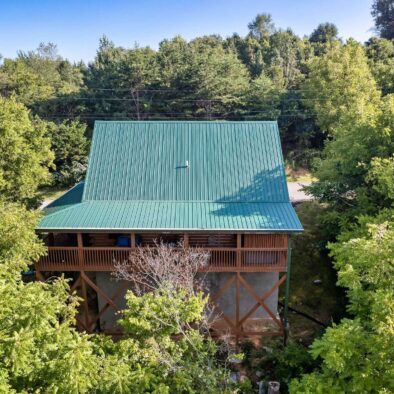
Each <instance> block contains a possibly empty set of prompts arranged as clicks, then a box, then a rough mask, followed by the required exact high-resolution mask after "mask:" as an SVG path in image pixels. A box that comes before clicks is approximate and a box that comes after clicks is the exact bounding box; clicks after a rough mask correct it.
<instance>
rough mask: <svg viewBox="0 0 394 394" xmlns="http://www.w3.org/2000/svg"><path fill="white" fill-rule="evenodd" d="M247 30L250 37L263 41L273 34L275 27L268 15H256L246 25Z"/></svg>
mask: <svg viewBox="0 0 394 394" xmlns="http://www.w3.org/2000/svg"><path fill="white" fill-rule="evenodd" d="M248 29H249V32H250V35H251V36H252V37H255V38H256V39H257V40H263V39H266V38H268V37H269V36H270V35H271V34H273V33H274V31H275V25H274V23H273V22H272V17H271V15H270V14H258V15H257V16H256V18H254V19H253V21H252V22H250V23H249V24H248Z"/></svg>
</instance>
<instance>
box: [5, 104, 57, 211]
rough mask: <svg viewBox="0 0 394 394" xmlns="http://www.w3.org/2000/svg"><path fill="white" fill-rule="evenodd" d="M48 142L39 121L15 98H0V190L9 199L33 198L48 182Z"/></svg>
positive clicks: (49, 163) (49, 161)
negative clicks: (32, 117)
mask: <svg viewBox="0 0 394 394" xmlns="http://www.w3.org/2000/svg"><path fill="white" fill-rule="evenodd" d="M50 148H51V142H50V139H49V138H48V137H47V136H46V130H45V127H44V125H43V124H42V122H38V121H35V120H34V119H31V116H30V113H29V111H28V110H27V109H26V107H25V106H24V105H23V104H19V103H17V102H16V100H15V99H14V98H11V99H7V98H2V97H0V193H1V194H2V197H5V198H7V199H9V200H12V201H21V202H25V203H27V202H29V201H32V200H33V199H34V198H35V196H36V192H37V188H38V187H39V186H40V185H43V184H46V183H49V182H50V173H49V170H48V167H49V166H51V165H52V160H53V153H52V152H51V150H50Z"/></svg>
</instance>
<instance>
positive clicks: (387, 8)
mask: <svg viewBox="0 0 394 394" xmlns="http://www.w3.org/2000/svg"><path fill="white" fill-rule="evenodd" d="M372 16H373V17H374V19H375V26H376V30H377V31H378V32H379V34H380V36H381V37H382V38H387V39H389V40H391V39H393V38H394V2H393V0H374V3H373V4H372Z"/></svg>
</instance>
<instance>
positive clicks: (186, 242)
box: [183, 233, 189, 248]
mask: <svg viewBox="0 0 394 394" xmlns="http://www.w3.org/2000/svg"><path fill="white" fill-rule="evenodd" d="M183 246H184V247H185V248H188V247H189V234H188V233H185V234H183Z"/></svg>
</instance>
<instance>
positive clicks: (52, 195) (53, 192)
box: [38, 186, 70, 201]
mask: <svg viewBox="0 0 394 394" xmlns="http://www.w3.org/2000/svg"><path fill="white" fill-rule="evenodd" d="M69 189H70V187H68V186H67V187H64V186H63V187H58V186H48V187H43V188H42V189H40V190H39V192H38V195H39V199H40V200H41V201H47V200H51V201H53V200H56V199H57V198H59V197H60V196H61V195H62V194H64V193H65V192H66V191H67V190H69Z"/></svg>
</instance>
